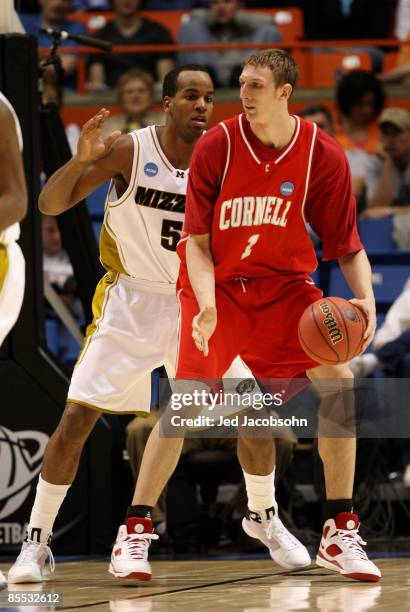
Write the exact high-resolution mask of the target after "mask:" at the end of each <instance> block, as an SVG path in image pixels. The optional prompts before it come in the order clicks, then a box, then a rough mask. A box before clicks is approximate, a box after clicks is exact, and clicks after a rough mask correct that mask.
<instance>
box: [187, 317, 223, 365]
mask: <svg viewBox="0 0 410 612" xmlns="http://www.w3.org/2000/svg"><path fill="white" fill-rule="evenodd" d="M216 323H217V315H216V308H211V307H208V308H204V309H203V310H201V312H199V313H198V314H197V315H196V317H194V318H193V319H192V337H193V339H194V342H195V346H196V348H197V349H198V350H199V351H201V353H203V354H204V357H207V356H208V353H209V347H208V340H209V339H210V337H211V336H212V334H213V333H214V331H215V328H216Z"/></svg>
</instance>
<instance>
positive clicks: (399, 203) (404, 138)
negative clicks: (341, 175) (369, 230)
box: [364, 108, 410, 248]
mask: <svg viewBox="0 0 410 612" xmlns="http://www.w3.org/2000/svg"><path fill="white" fill-rule="evenodd" d="M379 129H380V146H379V150H378V152H377V154H376V155H373V156H372V157H371V159H370V162H369V165H368V172H367V175H366V196H367V203H366V204H367V206H366V210H365V212H364V215H365V217H367V218H371V219H380V218H383V217H387V216H391V215H394V217H395V220H394V221H393V227H394V233H393V237H394V239H395V242H396V243H397V245H398V247H399V248H410V113H409V111H408V110H406V109H405V108H387V109H386V110H385V111H384V112H383V113H382V115H381V116H380V119H379Z"/></svg>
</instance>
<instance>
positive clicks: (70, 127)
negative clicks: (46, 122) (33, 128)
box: [41, 68, 81, 155]
mask: <svg viewBox="0 0 410 612" xmlns="http://www.w3.org/2000/svg"><path fill="white" fill-rule="evenodd" d="M41 101H42V103H43V104H44V105H47V104H55V105H56V106H57V108H58V109H59V110H61V109H62V108H63V102H64V92H63V88H62V87H61V83H60V80H59V78H58V76H57V74H56V73H55V72H54V70H53V69H48V68H47V70H45V71H44V74H43V90H42V95H41ZM80 132H81V130H80V126H79V125H77V124H76V123H66V124H65V133H66V136H67V140H68V144H69V145H70V150H71V153H72V154H73V155H74V154H75V153H76V152H77V143H78V139H79V138H80Z"/></svg>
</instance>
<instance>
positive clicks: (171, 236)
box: [161, 219, 183, 251]
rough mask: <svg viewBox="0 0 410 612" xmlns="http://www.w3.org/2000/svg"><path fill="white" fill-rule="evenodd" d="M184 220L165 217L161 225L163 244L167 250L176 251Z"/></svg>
mask: <svg viewBox="0 0 410 612" xmlns="http://www.w3.org/2000/svg"><path fill="white" fill-rule="evenodd" d="M182 225H183V223H182V221H174V220H173V219H164V220H163V222H162V227H161V246H162V247H164V249H167V251H176V250H177V244H178V242H179V240H180V238H181V232H182Z"/></svg>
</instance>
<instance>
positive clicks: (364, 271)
mask: <svg viewBox="0 0 410 612" xmlns="http://www.w3.org/2000/svg"><path fill="white" fill-rule="evenodd" d="M339 266H340V269H341V270H342V272H343V275H344V277H345V279H346V280H347V282H348V284H349V287H350V288H351V290H352V291H353V293H354V295H355V297H356V298H358V299H366V298H371V299H372V300H374V293H373V287H372V270H371V267H370V262H369V260H368V258H367V255H366V252H365V251H364V250H363V249H362V250H361V251H358V252H357V253H352V254H349V255H344V256H343V257H340V259H339Z"/></svg>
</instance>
